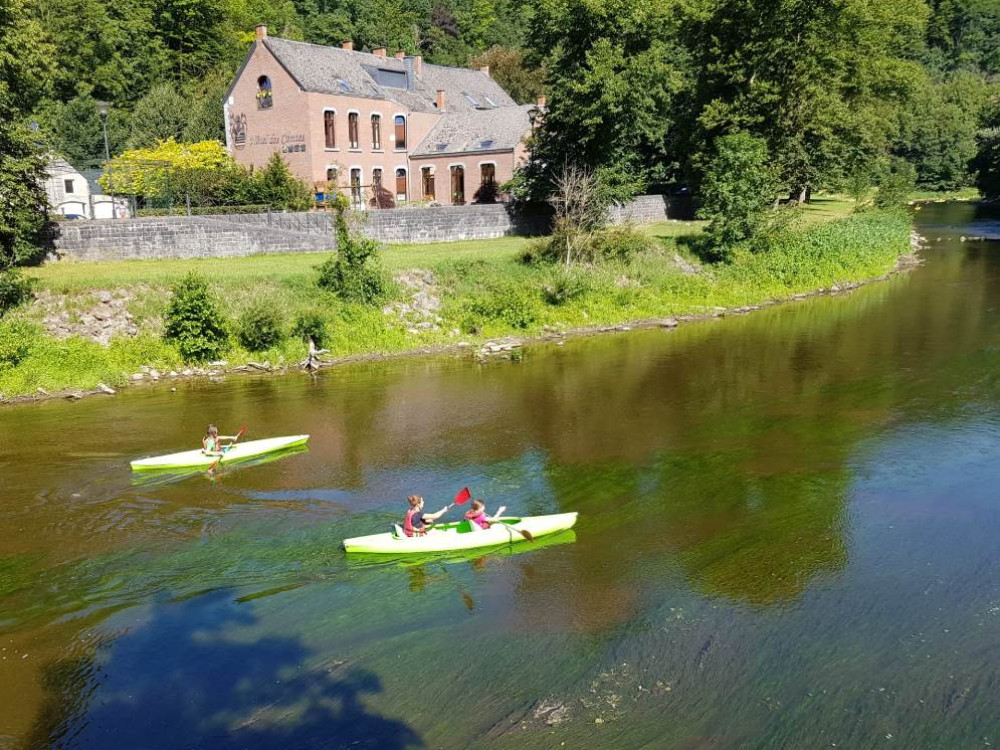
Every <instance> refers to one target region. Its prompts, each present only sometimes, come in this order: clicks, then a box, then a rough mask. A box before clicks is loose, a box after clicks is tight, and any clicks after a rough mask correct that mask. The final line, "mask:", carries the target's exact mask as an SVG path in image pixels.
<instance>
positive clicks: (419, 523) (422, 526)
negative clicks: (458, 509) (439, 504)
mask: <svg viewBox="0 0 1000 750" xmlns="http://www.w3.org/2000/svg"><path fill="white" fill-rule="evenodd" d="M406 502H408V503H409V504H410V509H409V510H408V511H406V518H405V519H404V520H403V533H404V534H406V536H423V535H424V534H426V533H427V532H428V530H429V529H430V525H431V524H432V523H434V522H435V521H436V520H438V519H439V518H440V517H441V516H443V515H444V514H445V513H447V512H448V508H450V507H451V506H450V505H446V506H444V507H443V508H442V509H441V510H439V511H438V512H437V513H424V499H423V498H422V497H421V496H420V495H410V496H409V497H408V498H406Z"/></svg>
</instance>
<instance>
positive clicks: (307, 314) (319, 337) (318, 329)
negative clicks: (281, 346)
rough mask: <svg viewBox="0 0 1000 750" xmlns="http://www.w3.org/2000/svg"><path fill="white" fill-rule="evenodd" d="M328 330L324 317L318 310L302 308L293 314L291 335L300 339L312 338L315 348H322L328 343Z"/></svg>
mask: <svg viewBox="0 0 1000 750" xmlns="http://www.w3.org/2000/svg"><path fill="white" fill-rule="evenodd" d="M329 335H330V332H329V330H328V329H327V327H326V318H325V317H324V316H323V313H322V312H320V311H319V310H303V311H302V312H300V313H299V314H298V315H296V316H295V321H294V322H293V323H292V336H293V337H294V338H296V339H301V340H302V341H308V340H309V339H312V342H313V343H314V344H315V345H316V346H317V348H319V349H322V348H323V347H325V346H326V344H327V343H328V338H329Z"/></svg>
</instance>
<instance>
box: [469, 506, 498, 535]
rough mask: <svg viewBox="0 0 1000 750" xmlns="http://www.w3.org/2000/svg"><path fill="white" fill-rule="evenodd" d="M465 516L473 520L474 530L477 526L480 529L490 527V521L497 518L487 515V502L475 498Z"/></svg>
mask: <svg viewBox="0 0 1000 750" xmlns="http://www.w3.org/2000/svg"><path fill="white" fill-rule="evenodd" d="M465 517H466V519H467V520H469V521H471V522H472V525H473V530H475V527H476V526H478V527H479V528H480V529H488V528H489V527H490V522H491V521H494V520H495V519H493V518H490V517H489V516H488V515H486V504H485V503H484V502H483V501H482V500H473V501H472V505H470V506H469V510H467V511H466V512H465Z"/></svg>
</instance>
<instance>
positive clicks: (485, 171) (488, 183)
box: [473, 162, 499, 203]
mask: <svg viewBox="0 0 1000 750" xmlns="http://www.w3.org/2000/svg"><path fill="white" fill-rule="evenodd" d="M498 192H499V189H498V187H497V167H496V164H493V163H492V162H491V163H489V164H480V165H479V190H477V191H476V194H475V195H474V196H473V199H474V200H475V202H476V203H496V202H497V193H498Z"/></svg>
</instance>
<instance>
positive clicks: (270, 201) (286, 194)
mask: <svg viewBox="0 0 1000 750" xmlns="http://www.w3.org/2000/svg"><path fill="white" fill-rule="evenodd" d="M249 193H250V195H249V196H248V197H249V198H251V200H247V201H246V202H247V203H262V204H267V205H269V206H272V207H275V208H282V209H289V210H291V211H306V210H308V209H310V208H312V205H313V196H312V191H311V190H310V189H309V187H308V186H307V185H306V184H305V183H304V182H302V181H301V180H299V179H297V178H296V177H295V176H294V175H293V174H292V171H291V170H290V169H289V168H288V163H287V162H286V161H285V160H284V159H283V158H282V156H281V154H279V153H278V152H277V151H275V152H274V153H273V154H271V158H270V159H268V161H267V166H266V167H264V169H262V170H260V171H259V172H255V173H254V174H253V179H252V180H251V184H250V186H249Z"/></svg>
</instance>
